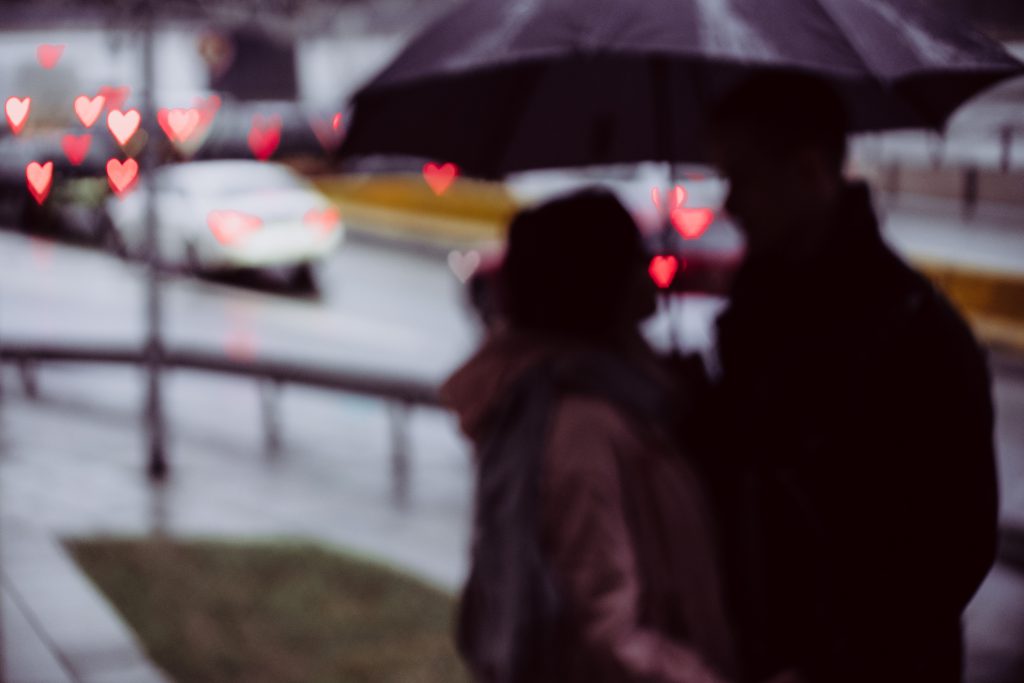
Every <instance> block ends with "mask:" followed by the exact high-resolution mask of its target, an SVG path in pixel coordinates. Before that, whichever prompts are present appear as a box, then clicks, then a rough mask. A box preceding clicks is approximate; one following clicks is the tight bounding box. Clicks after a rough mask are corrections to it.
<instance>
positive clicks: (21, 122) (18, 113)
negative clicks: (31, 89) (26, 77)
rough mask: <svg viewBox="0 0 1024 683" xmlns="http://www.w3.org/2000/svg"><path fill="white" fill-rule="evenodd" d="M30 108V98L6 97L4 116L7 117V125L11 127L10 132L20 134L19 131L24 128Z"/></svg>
mask: <svg viewBox="0 0 1024 683" xmlns="http://www.w3.org/2000/svg"><path fill="white" fill-rule="evenodd" d="M31 108H32V98H31V97H22V98H21V99H18V98H17V97H8V98H7V102H6V103H5V104H4V115H5V116H7V125H9V126H10V127H11V132H12V133H14V134H15V135H17V134H18V133H20V132H21V129H22V128H24V127H25V122H26V121H28V113H29V110H31Z"/></svg>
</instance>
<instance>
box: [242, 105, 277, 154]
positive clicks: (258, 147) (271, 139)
mask: <svg viewBox="0 0 1024 683" xmlns="http://www.w3.org/2000/svg"><path fill="white" fill-rule="evenodd" d="M280 144H281V117H280V116H271V117H269V118H267V117H264V116H261V115H260V114H256V115H254V116H253V117H252V127H251V128H250V129H249V149H250V150H252V154H253V156H254V157H256V158H257V159H259V160H260V161H266V160H267V159H269V158H270V157H271V156H273V154H274V152H275V151H277V147H278V145H280Z"/></svg>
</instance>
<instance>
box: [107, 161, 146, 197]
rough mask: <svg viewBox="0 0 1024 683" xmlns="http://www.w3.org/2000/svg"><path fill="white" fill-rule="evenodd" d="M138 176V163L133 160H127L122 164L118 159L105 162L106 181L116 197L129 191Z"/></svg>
mask: <svg viewBox="0 0 1024 683" xmlns="http://www.w3.org/2000/svg"><path fill="white" fill-rule="evenodd" d="M138 176H139V163H138V162H137V161H135V159H127V160H126V161H124V162H123V163H122V162H121V161H120V160H118V159H109V160H108V161H107V181H108V182H109V183H110V188H111V189H112V190H113V191H114V192H115V193H117V195H118V196H121V195H123V194H124V193H125V192H127V191H128V190H129V189H131V187H132V185H134V184H135V180H136V178H138Z"/></svg>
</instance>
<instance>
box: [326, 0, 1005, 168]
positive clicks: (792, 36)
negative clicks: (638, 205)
mask: <svg viewBox="0 0 1024 683" xmlns="http://www.w3.org/2000/svg"><path fill="white" fill-rule="evenodd" d="M766 69H787V70H802V71H806V72H810V73H814V74H818V75H820V76H823V77H826V78H827V79H829V81H831V82H832V83H833V84H834V85H835V86H836V87H837V89H838V90H839V92H840V93H841V94H842V95H843V97H844V98H845V100H846V102H847V104H848V108H849V111H850V115H851V119H852V125H853V129H854V130H855V131H869V130H882V129H892V128H921V127H923V128H933V129H941V128H942V127H943V126H944V124H945V122H946V119H947V118H948V117H949V115H950V114H951V113H952V111H953V110H954V109H956V108H957V107H958V106H959V105H960V104H962V103H963V102H964V101H965V100H967V99H968V98H970V97H971V96H973V95H974V94H976V93H977V92H979V91H980V90H982V89H984V88H986V87H987V86H989V85H991V84H993V83H995V82H996V81H998V80H1000V79H1003V78H1006V77H1008V76H1011V75H1014V74H1018V73H1022V72H1024V65H1022V64H1021V63H1020V62H1018V61H1016V60H1015V59H1013V58H1012V57H1010V56H1009V55H1008V54H1007V53H1006V51H1005V50H1004V49H1003V48H1002V47H1001V46H999V45H998V44H997V43H995V42H993V41H991V40H989V39H988V38H986V37H985V36H983V35H981V34H980V33H977V32H974V31H971V30H969V29H968V28H966V27H964V26H963V25H962V24H958V23H956V22H955V21H953V20H952V19H950V18H949V17H947V16H945V15H942V14H938V13H936V11H935V10H934V8H932V7H930V6H929V4H928V3H926V2H924V1H923V0H515V1H510V0H467V1H466V2H463V3H461V4H460V5H458V6H457V7H455V8H454V9H452V10H451V11H449V12H448V13H446V14H445V15H444V16H442V17H441V18H440V19H439V20H437V21H436V22H434V23H433V24H432V25H430V26H429V27H428V28H427V29H426V30H424V31H423V32H422V33H421V34H419V36H418V37H416V38H415V39H413V41H412V42H411V43H410V44H409V46H408V47H407V48H406V49H405V50H404V51H403V52H402V53H401V54H400V55H399V56H398V57H397V58H396V59H395V60H394V62H392V63H391V65H390V66H388V67H387V68H386V69H385V70H384V71H383V72H382V73H381V74H380V75H378V76H377V77H376V78H375V79H374V80H373V81H371V82H370V83H369V84H368V85H367V86H365V87H364V88H363V89H362V90H360V91H359V92H358V93H357V94H356V96H355V98H354V112H353V118H352V125H351V128H350V130H349V133H348V136H347V138H346V140H345V143H344V144H343V146H342V149H341V150H340V154H341V156H342V158H353V157H362V156H371V155H381V154H384V155H403V156H414V157H422V158H428V159H435V160H443V161H451V162H454V163H456V164H458V165H459V166H460V167H461V168H462V169H463V171H464V172H466V173H469V174H471V175H476V176H480V177H485V178H500V177H502V176H504V175H506V174H508V173H511V172H515V171H523V170H529V169H537V168H558V167H572V166H585V165H599V164H611V163H621V162H636V161H644V160H654V161H659V160H660V161H691V162H700V161H705V160H706V158H705V155H706V149H705V143H704V137H705V136H704V130H705V117H706V115H707V112H708V111H709V109H710V108H711V106H712V104H713V102H714V101H715V100H716V99H717V98H718V97H719V96H720V95H721V94H722V93H723V92H725V91H726V90H727V89H728V88H729V87H731V86H732V85H734V84H735V83H736V82H737V81H738V80H739V79H742V78H743V77H745V76H747V75H749V74H750V73H752V72H754V71H761V70H766Z"/></svg>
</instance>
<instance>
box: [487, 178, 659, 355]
mask: <svg viewBox="0 0 1024 683" xmlns="http://www.w3.org/2000/svg"><path fill="white" fill-rule="evenodd" d="M645 284H646V285H647V286H646V287H645V286H644V285H645ZM638 285H639V286H638ZM498 293H499V301H500V306H501V310H502V313H503V314H504V317H505V319H506V320H507V321H508V322H509V323H510V325H511V326H512V327H514V328H519V329H527V330H533V331H539V332H547V333H552V334H556V335H561V336H571V337H583V338H593V337H607V336H609V335H611V334H614V333H616V332H618V331H620V330H621V329H622V328H623V326H624V325H630V324H635V323H637V322H639V320H641V319H642V318H643V317H645V316H646V315H648V314H650V313H651V312H652V311H653V301H654V296H653V294H654V290H653V284H652V283H651V282H650V280H649V278H648V277H647V274H646V260H645V251H644V247H643V240H642V238H641V236H640V232H639V230H638V229H637V226H636V223H635V222H634V220H633V218H632V216H630V214H629V213H628V212H627V211H626V209H625V208H624V207H623V206H622V204H621V203H619V200H618V199H616V198H615V196H614V195H613V194H611V193H610V192H608V191H607V190H603V189H598V188H591V189H586V190H582V191H578V192H575V193H573V194H570V195H567V196H565V197H561V198H559V199H555V200H553V201H550V202H548V203H546V204H543V205H541V206H538V207H535V208H531V209H527V210H524V211H522V212H520V213H519V214H517V215H516V216H515V218H514V219H513V220H512V223H511V225H510V226H509V232H508V248H507V250H506V253H505V260H504V263H503V264H502V267H501V271H500V273H499V277H498Z"/></svg>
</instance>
